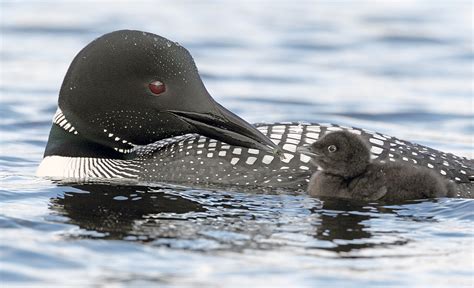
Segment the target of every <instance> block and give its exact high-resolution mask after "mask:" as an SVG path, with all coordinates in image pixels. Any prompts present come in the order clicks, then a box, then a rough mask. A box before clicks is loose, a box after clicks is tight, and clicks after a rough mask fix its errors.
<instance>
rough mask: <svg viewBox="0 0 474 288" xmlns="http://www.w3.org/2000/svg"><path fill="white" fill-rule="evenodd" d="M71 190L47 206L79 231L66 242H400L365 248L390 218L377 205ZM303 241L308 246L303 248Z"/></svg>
mask: <svg viewBox="0 0 474 288" xmlns="http://www.w3.org/2000/svg"><path fill="white" fill-rule="evenodd" d="M73 188H74V191H68V188H67V187H65V188H64V191H65V193H64V194H63V195H62V196H60V197H56V198H52V199H51V209H52V210H53V211H55V212H56V213H59V214H60V215H63V216H66V217H67V219H68V220H67V221H66V222H67V223H70V224H74V225H78V226H79V227H80V228H81V229H83V230H84V231H82V232H81V233H79V234H78V233H77V232H76V233H75V234H74V235H68V236H69V237H76V238H77V237H79V238H91V239H94V238H98V239H116V240H129V241H139V242H152V244H153V245H157V246H160V245H165V246H167V247H169V246H172V247H175V246H176V245H178V246H179V247H180V248H183V249H192V250H202V249H205V250H215V249H224V248H225V249H230V250H240V249H245V248H258V249H272V248H275V247H278V246H282V245H297V246H299V247H305V248H312V249H314V248H316V249H323V250H327V251H333V252H350V251H352V250H354V249H364V248H371V247H375V246H389V245H404V244H406V243H407V241H406V240H403V239H395V240H394V239H393V238H389V239H388V240H384V241H379V240H377V241H372V240H374V239H373V238H374V237H376V238H377V236H375V234H380V233H382V234H383V233H384V232H381V231H376V230H374V229H372V227H371V225H370V220H371V219H378V218H381V217H386V216H387V215H395V214H396V213H395V212H394V211H393V209H390V208H386V207H384V206H379V205H378V204H377V203H363V202H352V201H345V200H340V199H324V200H321V201H319V200H315V199H314V200H312V201H310V202H309V201H307V199H305V198H303V197H301V196H299V197H298V196H293V197H294V199H293V200H292V203H291V204H290V205H288V204H289V203H288V202H287V201H288V197H291V196H289V195H280V196H278V195H268V194H265V195H263V194H260V195H259V194H253V195H252V194H250V195H247V196H244V195H238V194H237V196H236V197H235V196H234V195H231V194H226V193H219V192H214V193H213V192H210V191H196V190H194V191H186V190H183V189H181V190H182V191H179V190H180V189H177V188H164V187H147V186H114V185H107V184H85V185H75V186H73ZM239 196H240V197H239ZM265 200H268V201H265ZM407 203H410V202H407ZM285 206H286V207H285ZM301 215H305V217H301ZM274 217H276V220H275V218H274ZM297 217H299V218H297ZM292 218H294V219H292ZM309 237H311V238H312V239H313V240H311V241H307V240H308V238H309ZM379 238H380V237H379ZM177 243H178V244H177ZM204 243H205V244H206V245H204ZM204 246H206V247H204Z"/></svg>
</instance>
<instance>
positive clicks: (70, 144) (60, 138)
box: [44, 124, 129, 159]
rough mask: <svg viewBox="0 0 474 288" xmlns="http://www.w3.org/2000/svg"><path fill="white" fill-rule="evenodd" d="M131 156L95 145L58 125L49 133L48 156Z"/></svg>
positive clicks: (115, 157) (46, 152)
mask: <svg viewBox="0 0 474 288" xmlns="http://www.w3.org/2000/svg"><path fill="white" fill-rule="evenodd" d="M127 155H129V154H124V153H120V152H118V151H115V150H114V149H113V148H110V147H107V146H104V145H102V144H99V143H95V142H92V141H90V140H89V139H86V138H85V137H83V136H82V135H81V134H80V133H71V132H69V131H67V130H65V129H64V128H62V127H60V126H59V125H57V124H53V125H52V127H51V131H50V133H49V139H48V144H47V145H46V150H45V152H44V157H46V156H66V157H91V158H108V159H125V158H128V157H126V156H127Z"/></svg>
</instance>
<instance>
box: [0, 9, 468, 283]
mask: <svg viewBox="0 0 474 288" xmlns="http://www.w3.org/2000/svg"><path fill="white" fill-rule="evenodd" d="M295 3H296V2H295V1H262V2H259V3H258V4H257V3H254V1H199V2H198V1H172V2H171V1H167V2H165V1H153V2H152V1H150V2H147V1H130V2H126V1H124V2H118V3H116V2H115V1H94V2H88V1H62V2H58V3H56V2H48V1H34V2H29V1H2V2H1V4H0V5H1V6H0V8H1V11H0V12H1V14H0V17H1V26H2V27H1V51H0V56H1V67H0V69H1V71H0V73H1V78H0V81H1V82H0V101H1V106H0V111H1V119H2V123H1V124H0V136H1V137H0V141H1V148H0V149H1V150H0V170H1V171H0V177H1V178H0V179H1V183H0V185H1V187H0V247H1V248H0V255H1V256H0V284H1V286H16V285H19V286H38V287H52V286H58V287H69V286H74V287H130V286H144V287H146V286H165V287H166V286H174V285H182V286H188V285H192V286H204V287H221V286H238V287H245V286H250V285H253V286H271V287H279V286H281V287H290V286H291V287H301V286H321V287H379V286H397V287H399V286H413V287H435V286H446V287H472V286H473V285H474V276H473V271H474V229H473V223H474V200H470V199H435V200H426V201H412V202H407V203H402V204H400V205H391V206H387V205H382V204H378V203H353V202H352V203H349V202H345V201H341V200H337V201H336V200H325V201H322V200H319V199H315V198H310V197H308V196H306V195H304V194H301V193H295V192H293V191H287V192H282V193H278V194H275V193H274V194H269V193H265V192H264V191H243V190H242V191H240V190H239V188H238V187H237V188H235V189H232V191H226V190H225V189H216V190H206V189H199V188H192V187H182V186H173V185H162V186H153V187H150V186H115V185H107V184H99V183H97V184H93V185H70V184H55V183H53V182H51V181H47V180H43V179H39V178H36V177H35V176H34V173H35V170H36V167H37V166H38V164H39V162H40V161H41V158H42V153H43V149H44V147H45V145H46V140H47V135H48V132H49V128H50V125H51V124H50V123H51V118H52V116H53V114H54V111H55V110H56V101H57V95H58V91H59V88H60V85H61V81H62V78H63V76H64V74H65V72H66V69H67V67H68V66H69V63H70V61H71V60H72V59H73V57H74V55H75V54H76V53H77V52H78V51H79V50H80V49H81V48H82V47H83V46H85V45H86V44H87V43H88V42H90V41H91V40H93V39H94V38H96V37H98V36H100V35H101V34H104V33H107V32H110V31H113V30H118V29H124V28H129V29H139V30H144V31H149V32H153V33H156V34H159V35H162V36H165V37H167V38H170V39H172V40H174V41H178V42H179V43H180V44H181V45H183V46H185V47H186V48H188V50H190V52H191V54H192V55H193V56H194V57H195V60H196V63H197V66H198V68H199V70H200V73H201V75H202V77H203V80H204V82H205V84H206V87H207V88H208V90H209V91H210V93H211V94H212V95H213V96H214V98H215V99H217V100H218V101H219V102H220V103H222V104H223V105H224V106H226V107H227V108H229V109H230V110H232V111H233V112H235V113H237V114H239V115H240V116H242V117H243V118H244V119H246V120H248V121H250V122H262V121H265V122H271V121H299V120H304V121H310V122H329V123H337V124H341V125H349V126H358V127H363V128H367V129H370V130H375V131H379V132H382V133H384V134H388V135H392V136H396V137H398V138H402V139H406V140H410V141H413V142H417V143H420V144H424V145H427V146H430V147H432V148H436V149H439V150H443V151H445V152H451V153H455V154H457V155H459V156H467V157H469V158H473V154H474V148H473V142H472V141H473V132H474V123H473V119H474V118H473V114H474V113H473V86H472V78H473V68H472V67H473V59H474V57H473V50H472V49H473V48H472V43H473V38H472V37H473V36H472V35H473V28H472V21H473V15H472V9H473V7H472V2H470V1H443V2H442V1H388V0H387V1H377V4H375V3H374V1H367V2H365V1H352V2H342V1H340V2H337V4H334V3H332V1H320V2H317V3H313V2H309V1H299V2H297V4H295Z"/></svg>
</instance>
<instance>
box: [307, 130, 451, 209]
mask: <svg viewBox="0 0 474 288" xmlns="http://www.w3.org/2000/svg"><path fill="white" fill-rule="evenodd" d="M300 150H301V151H302V153H306V154H307V155H310V156H311V157H312V159H313V161H314V162H316V163H317V164H318V165H319V166H320V167H321V169H322V171H318V172H316V173H315V174H314V175H313V176H312V178H311V180H310V183H309V186H308V192H309V194H310V195H311V196H317V197H319V196H327V197H339V198H350V199H357V200H381V201H403V200H414V199H422V198H436V197H446V196H454V195H453V194H454V191H452V187H451V184H450V183H449V182H448V181H445V180H444V179H442V178H441V177H440V176H438V175H436V174H435V173H433V172H432V171H430V170H428V169H427V168H421V167H417V168H415V167H414V166H411V165H407V164H404V163H397V162H391V163H381V162H375V161H371V160H370V149H369V147H368V145H367V144H366V143H365V142H364V141H363V139H361V138H360V137H359V136H357V135H355V134H352V133H350V132H348V131H337V132H332V133H329V134H326V135H324V136H323V137H321V138H320V139H319V140H318V141H316V142H315V143H313V144H312V145H311V146H310V148H309V149H308V150H306V151H304V150H303V149H300Z"/></svg>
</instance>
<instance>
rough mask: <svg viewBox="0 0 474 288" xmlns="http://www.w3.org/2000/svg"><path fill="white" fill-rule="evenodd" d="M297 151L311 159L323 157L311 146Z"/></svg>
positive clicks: (299, 148)
mask: <svg viewBox="0 0 474 288" xmlns="http://www.w3.org/2000/svg"><path fill="white" fill-rule="evenodd" d="M296 151H297V152H299V153H301V154H303V155H306V156H310V157H313V158H316V157H321V156H322V155H321V154H320V153H318V152H316V151H314V150H313V149H311V146H309V145H305V146H300V147H298V148H296Z"/></svg>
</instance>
